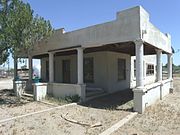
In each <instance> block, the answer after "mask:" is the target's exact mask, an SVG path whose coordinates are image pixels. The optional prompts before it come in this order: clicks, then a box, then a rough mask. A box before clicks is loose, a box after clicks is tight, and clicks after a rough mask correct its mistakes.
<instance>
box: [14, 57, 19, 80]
mask: <svg viewBox="0 0 180 135" xmlns="http://www.w3.org/2000/svg"><path fill="white" fill-rule="evenodd" d="M17 67H18V63H17V57H14V81H16V79H17Z"/></svg>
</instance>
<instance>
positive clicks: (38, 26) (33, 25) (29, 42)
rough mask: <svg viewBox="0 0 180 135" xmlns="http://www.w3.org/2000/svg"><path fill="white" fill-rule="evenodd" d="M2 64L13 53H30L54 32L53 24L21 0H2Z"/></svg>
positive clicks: (0, 45)
mask: <svg viewBox="0 0 180 135" xmlns="http://www.w3.org/2000/svg"><path fill="white" fill-rule="evenodd" d="M0 18H1V19H0V53H1V56H0V64H1V63H2V62H5V61H6V60H7V58H8V56H9V53H12V56H13V57H18V54H19V53H20V52H22V50H23V53H25V54H27V55H28V54H29V53H30V52H31V51H32V49H33V46H34V45H35V44H37V43H38V42H40V41H42V40H46V39H47V38H48V37H49V36H50V35H51V34H52V32H53V29H52V27H51V24H50V22H49V21H46V20H45V19H44V18H43V17H39V16H38V15H35V16H34V14H33V10H32V9H31V7H30V5H29V4H28V3H27V4H26V3H23V2H22V1H21V0H0Z"/></svg>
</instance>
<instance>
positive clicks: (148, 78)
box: [131, 55, 157, 88]
mask: <svg viewBox="0 0 180 135" xmlns="http://www.w3.org/2000/svg"><path fill="white" fill-rule="evenodd" d="M135 59H136V57H135V56H132V57H131V63H132V64H131V88H134V87H136V77H135V76H134V60H135ZM147 64H153V65H154V75H146V66H147ZM156 65H157V64H156V55H145V56H144V84H151V83H154V82H155V81H156Z"/></svg>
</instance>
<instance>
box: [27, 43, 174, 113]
mask: <svg viewBox="0 0 180 135" xmlns="http://www.w3.org/2000/svg"><path fill="white" fill-rule="evenodd" d="M94 52H97V53H98V52H116V53H123V54H127V55H128V56H129V57H131V56H136V86H135V87H134V88H133V93H134V110H135V111H138V112H140V113H142V112H143V111H144V109H145V108H146V107H147V106H149V105H151V104H153V103H154V102H155V101H156V100H161V99H162V98H163V97H164V96H165V95H167V94H168V93H169V92H170V89H171V88H172V54H171V53H166V52H165V51H163V50H161V49H158V48H157V47H154V46H152V45H150V44H148V43H146V42H144V41H143V40H135V41H132V42H123V43H114V44H107V45H102V46H95V47H89V48H83V47H82V46H74V47H71V48H63V49H56V50H49V51H48V52H47V53H46V54H41V55H36V56H33V57H32V56H30V57H29V63H30V64H29V82H32V64H31V63H32V58H36V59H37V58H38V59H42V58H44V57H46V58H47V59H48V65H49V69H48V71H49V72H48V75H47V76H48V77H49V78H48V79H47V80H46V81H45V82H42V83H35V84H33V87H34V89H37V90H38V89H42V88H45V89H46V90H47V93H48V94H51V95H53V96H54V97H64V96H67V95H68V96H69V95H79V97H80V98H81V101H86V100H87V97H88V96H87V95H88V89H91V90H92V89H94V90H95V91H94V92H97V91H98V89H100V90H101V88H93V87H92V88H91V87H87V85H86V83H84V78H83V77H84V70H83V69H84V67H83V66H84V64H83V63H84V55H85V54H88V53H94ZM163 53H164V54H167V61H168V78H167V79H166V80H162V54H163ZM64 55H66V56H67V55H75V56H76V57H77V61H76V62H77V63H76V64H75V66H76V65H77V80H76V79H75V81H74V82H73V83H70V82H68V80H67V78H65V80H63V82H60V83H57V82H55V75H57V73H56V72H55V71H54V69H55V67H54V66H55V57H57V56H60V57H61V56H64ZM144 55H156V63H157V64H156V68H155V69H154V70H156V81H155V82H154V83H152V84H146V83H145V82H144V77H145V76H146V74H144V69H145V68H144V64H143V58H144ZM104 61H105V60H104ZM131 64H132V63H130V64H129V66H130V65H131ZM66 68H67V67H66ZM127 68H128V67H126V69H127ZM128 69H131V68H130V67H129V68H128ZM127 72H129V73H130V74H127V73H126V74H127V75H129V77H127V78H129V79H128V81H129V82H130V76H131V74H132V71H127ZM44 74H45V73H44ZM76 81H77V82H76ZM127 88H129V89H130V84H129V87H127ZM96 90H97V91H96ZM104 92H105V93H104V94H107V93H111V92H109V91H104ZM112 93H113V92H112ZM97 95H98V94H97Z"/></svg>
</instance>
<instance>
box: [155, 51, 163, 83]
mask: <svg viewBox="0 0 180 135" xmlns="http://www.w3.org/2000/svg"><path fill="white" fill-rule="evenodd" d="M161 57H162V50H160V49H157V50H156V60H157V73H156V74H157V81H158V82H161V81H162V60H161Z"/></svg>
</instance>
